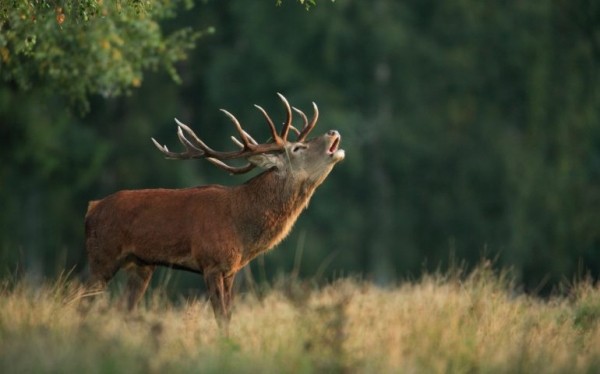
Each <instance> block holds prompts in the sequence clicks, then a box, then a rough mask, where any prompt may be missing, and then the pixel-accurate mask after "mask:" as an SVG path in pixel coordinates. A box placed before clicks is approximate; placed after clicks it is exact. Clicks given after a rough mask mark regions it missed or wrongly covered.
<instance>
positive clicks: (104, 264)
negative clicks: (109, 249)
mask: <svg viewBox="0 0 600 374" xmlns="http://www.w3.org/2000/svg"><path fill="white" fill-rule="evenodd" d="M98 253H99V251H88V262H89V267H90V279H89V281H88V284H89V285H90V286H92V287H94V288H99V289H103V288H105V287H106V285H107V284H108V282H109V281H110V280H111V279H112V278H113V277H114V276H115V274H116V273H117V271H118V270H119V268H120V266H121V263H120V262H119V261H116V260H113V259H111V258H110V257H109V256H99V255H98Z"/></svg>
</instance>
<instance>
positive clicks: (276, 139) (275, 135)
mask: <svg viewBox="0 0 600 374" xmlns="http://www.w3.org/2000/svg"><path fill="white" fill-rule="evenodd" d="M254 106H255V107H256V109H258V110H260V112H261V113H262V114H263V116H264V117H265V120H266V121H267V124H268V125H269V129H270V130H271V137H272V138H273V141H274V142H275V143H277V144H283V143H284V142H283V139H281V137H280V136H279V134H278V133H277V129H276V128H275V125H274V124H273V120H272V119H271V117H269V114H267V111H266V110H264V109H263V107H261V106H260V105H256V104H254Z"/></svg>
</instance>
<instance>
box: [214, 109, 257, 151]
mask: <svg viewBox="0 0 600 374" xmlns="http://www.w3.org/2000/svg"><path fill="white" fill-rule="evenodd" d="M221 112H223V113H225V114H226V115H227V117H229V119H231V121H232V122H233V124H234V125H235V128H236V129H237V131H238V133H239V134H240V137H241V138H242V142H243V143H244V148H245V149H248V150H250V149H254V147H253V146H254V145H255V144H252V143H253V142H252V141H251V140H250V139H249V138H248V133H247V132H245V131H244V129H243V128H242V125H240V122H239V121H238V119H237V118H235V116H234V115H233V114H231V113H229V112H228V111H226V110H225V109H221ZM250 138H252V137H250ZM252 140H253V141H254V143H256V141H255V140H254V139H252Z"/></svg>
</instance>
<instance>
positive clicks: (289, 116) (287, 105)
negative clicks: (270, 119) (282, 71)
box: [277, 92, 292, 141]
mask: <svg viewBox="0 0 600 374" xmlns="http://www.w3.org/2000/svg"><path fill="white" fill-rule="evenodd" d="M277 96H279V98H280V99H281V101H282V102H283V105H284V106H285V110H286V113H287V118H286V120H285V123H284V124H283V128H282V129H281V138H282V139H283V140H284V141H287V136H288V133H289V131H290V126H291V124H292V108H291V107H290V103H288V101H287V99H286V98H285V96H283V95H282V94H280V93H279V92H277Z"/></svg>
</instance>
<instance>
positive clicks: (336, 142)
mask: <svg viewBox="0 0 600 374" xmlns="http://www.w3.org/2000/svg"><path fill="white" fill-rule="evenodd" d="M339 145H340V137H339V136H336V137H335V139H333V143H331V146H330V147H329V151H328V153H329V154H333V153H335V151H337V150H338V147H339Z"/></svg>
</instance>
